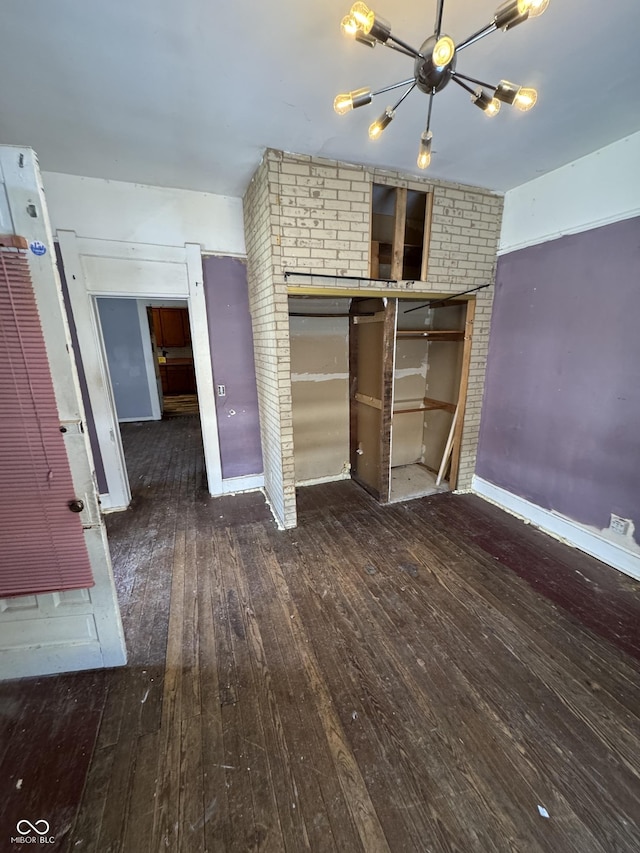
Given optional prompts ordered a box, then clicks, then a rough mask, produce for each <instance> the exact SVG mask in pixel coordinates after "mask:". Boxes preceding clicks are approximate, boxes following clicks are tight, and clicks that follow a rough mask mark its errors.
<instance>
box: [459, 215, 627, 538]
mask: <svg viewBox="0 0 640 853" xmlns="http://www.w3.org/2000/svg"><path fill="white" fill-rule="evenodd" d="M639 320H640V218H636V219H629V220H625V221H624V222H618V223H615V224H613V225H607V226H605V227H603V228H597V229H594V230H591V231H586V232H583V233H581V234H576V235H573V236H569V237H562V238H560V239H558V240H554V241H552V242H548V243H543V244H541V245H539V246H533V247H531V248H527V249H522V250H520V251H517V252H512V253H511V254H509V255H505V256H503V257H501V258H500V259H499V263H498V273H497V280H496V295H495V302H494V308H493V318H492V323H491V337H490V342H489V355H488V362H487V378H486V386H485V396H484V403H483V409H482V422H481V426H480V443H479V448H478V459H477V465H476V473H477V474H478V476H480V477H482V478H484V479H485V480H489V481H490V482H491V483H494V484H496V485H498V486H501V487H502V488H504V489H507V490H508V491H510V492H513V493H514V494H516V495H519V496H520V497H523V498H526V499H527V500H529V501H531V502H532V503H535V504H537V505H538V506H541V507H544V508H545V509H551V510H556V511H557V512H559V513H562V514H563V515H565V516H568V517H569V518H572V519H574V520H575V521H578V522H580V523H582V524H588V525H593V526H595V527H598V528H604V527H608V525H609V515H610V513H612V512H613V513H615V514H616V515H620V516H622V517H623V518H631V519H632V520H633V521H634V523H635V527H636V541H640V327H639Z"/></svg>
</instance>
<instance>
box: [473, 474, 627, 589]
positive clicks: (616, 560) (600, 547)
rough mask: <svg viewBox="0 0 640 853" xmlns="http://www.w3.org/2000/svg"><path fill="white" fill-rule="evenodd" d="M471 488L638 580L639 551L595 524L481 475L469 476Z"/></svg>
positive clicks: (512, 512)
mask: <svg viewBox="0 0 640 853" xmlns="http://www.w3.org/2000/svg"><path fill="white" fill-rule="evenodd" d="M471 488H472V491H473V492H474V493H475V494H477V495H479V496H480V497H481V498H484V499H485V500H488V501H490V502H491V503H494V504H496V506H499V507H500V508H501V509H505V510H507V512H510V513H511V514H512V515H516V516H518V518H522V519H523V520H524V521H528V522H530V523H531V524H533V525H534V526H535V527H539V528H540V530H543V531H544V532H545V533H548V534H550V535H551V536H554V537H555V538H556V539H560V540H562V541H563V542H565V543H566V544H568V545H571V546H573V547H574V548H578V550H580V551H584V552H585V553H586V554H590V555H591V556H592V557H595V558H596V559H598V560H602V562H603V563H606V564H607V565H608V566H611V567H612V568H614V569H618V571H620V572H624V574H625V575H629V576H630V577H632V578H634V579H635V580H638V581H640V551H639V552H638V553H634V552H633V551H631V550H629V549H628V548H625V547H624V546H623V545H620V544H618V543H617V542H612V541H611V540H610V539H606V538H605V537H604V536H602V534H601V533H600V532H599V531H598V530H597V529H596V528H593V527H586V526H585V525H582V524H578V522H576V521H572V519H570V518H567V517H566V516H564V515H560V514H559V513H557V512H552V511H551V510H548V509H543V508H542V507H539V506H536V504H533V503H531V502H530V501H528V500H525V499H524V498H520V497H518V495H514V494H513V493H512V492H508V491H507V490H506V489H502V488H501V487H500V486H495V485H494V484H493V483H489V482H488V481H487V480H483V479H482V478H481V477H476V476H474V477H473V479H472V481H471Z"/></svg>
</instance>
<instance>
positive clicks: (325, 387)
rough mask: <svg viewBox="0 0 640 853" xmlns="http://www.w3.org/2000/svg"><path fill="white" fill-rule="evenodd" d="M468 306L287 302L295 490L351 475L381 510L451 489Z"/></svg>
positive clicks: (385, 300)
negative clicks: (389, 504)
mask: <svg viewBox="0 0 640 853" xmlns="http://www.w3.org/2000/svg"><path fill="white" fill-rule="evenodd" d="M425 303H427V304H425ZM474 308H475V301H474V300H473V299H470V300H447V301H438V302H436V301H435V300H432V301H431V302H429V297H428V296H426V297H425V296H424V295H422V296H421V297H420V298H411V299H406V298H397V297H395V296H385V297H380V296H376V297H368V296H366V295H362V296H345V297H336V296H330V297H329V296H290V297H289V328H290V345H291V389H292V409H293V434H294V435H293V438H294V460H295V471H296V485H299V486H300V485H311V484H313V483H320V482H328V481H331V480H338V479H344V478H348V477H351V478H352V479H354V480H355V481H356V482H357V483H358V484H359V485H360V486H362V487H363V488H364V489H366V490H367V491H368V492H369V493H370V494H372V495H373V496H374V497H375V498H376V500H378V501H380V502H381V503H389V502H394V501H402V500H409V499H411V498H415V497H421V496H424V495H428V494H434V493H437V492H442V491H448V490H450V489H455V487H456V483H457V475H458V467H459V461H460V444H461V440H462V429H463V423H464V407H465V402H466V391H467V383H468V374H469V359H470V353H471V338H472V328H473V312H474Z"/></svg>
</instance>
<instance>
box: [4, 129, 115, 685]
mask: <svg viewBox="0 0 640 853" xmlns="http://www.w3.org/2000/svg"><path fill="white" fill-rule="evenodd" d="M41 186H42V181H41V178H40V172H39V169H38V163H37V158H36V155H35V153H34V152H33V151H32V150H31V149H29V148H23V147H17V146H0V231H1V232H2V233H9V234H16V235H19V236H21V237H24V238H26V240H27V243H28V244H29V247H30V249H29V252H28V257H29V267H30V271H31V279H32V281H33V289H34V293H35V298H36V303H37V307H38V312H39V314H40V322H41V326H42V332H43V336H44V341H45V347H46V351H47V356H48V359H49V365H50V369H51V378H52V380H53V387H54V394H55V400H56V404H57V409H58V416H59V420H60V425H61V427H64V433H63V437H64V444H65V448H66V453H67V457H68V460H69V465H70V470H71V476H72V481H73V487H74V496H75V497H76V498H78V499H80V500H81V501H82V503H83V507H84V508H83V509H82V511H81V512H80V513H79V518H80V521H81V524H82V530H83V536H84V542H85V545H86V548H87V551H88V555H89V560H90V564H91V570H92V573H93V578H94V581H95V585H94V586H93V587H90V588H88V589H77V590H76V589H71V590H67V591H52V592H50V593H46V594H41V595H20V596H13V597H9V598H5V599H2V600H0V677H2V678H16V677H20V676H28V675H42V674H47V673H53V672H65V671H70V670H76V669H90V668H96V667H107V666H118V665H122V664H124V663H125V662H126V650H125V645H124V635H123V631H122V623H121V619H120V611H119V607H118V601H117V596H116V591H115V584H114V580H113V573H112V569H111V561H110V557H109V549H108V545H107V539H106V534H105V530H104V525H103V522H102V518H101V515H100V509H99V504H98V493H97V487H96V481H95V474H94V470H93V462H92V458H91V449H90V446H89V439H88V433H87V430H86V429H85V427H84V424H85V420H84V411H83V407H82V401H81V396H80V387H79V384H78V377H77V373H76V368H75V361H74V357H73V350H72V345H71V339H70V335H69V328H68V323H67V318H66V314H65V312H64V308H63V301H62V292H61V288H60V281H59V278H58V274H57V269H56V265H55V256H54V253H53V240H52V235H51V228H50V225H49V219H48V215H47V209H46V203H45V198H44V194H43V192H42V188H41ZM0 523H2V519H1V518H0Z"/></svg>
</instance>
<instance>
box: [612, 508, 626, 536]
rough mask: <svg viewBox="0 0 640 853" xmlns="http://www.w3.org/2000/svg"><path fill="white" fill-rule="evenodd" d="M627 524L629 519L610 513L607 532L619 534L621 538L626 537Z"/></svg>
mask: <svg viewBox="0 0 640 853" xmlns="http://www.w3.org/2000/svg"><path fill="white" fill-rule="evenodd" d="M629 524H630V519H628V518H621V517H620V516H619V515H614V514H613V513H611V521H610V522H609V530H612V531H613V532H614V533H620V534H621V535H622V536H626V535H627V533H628V532H629Z"/></svg>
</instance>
